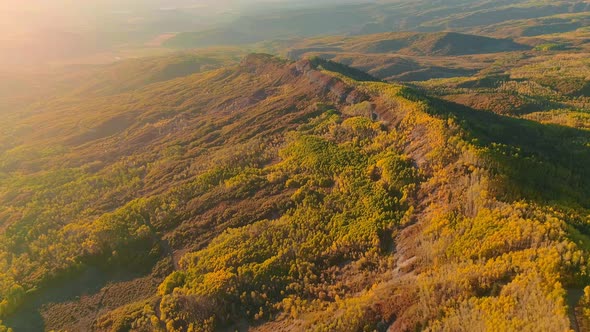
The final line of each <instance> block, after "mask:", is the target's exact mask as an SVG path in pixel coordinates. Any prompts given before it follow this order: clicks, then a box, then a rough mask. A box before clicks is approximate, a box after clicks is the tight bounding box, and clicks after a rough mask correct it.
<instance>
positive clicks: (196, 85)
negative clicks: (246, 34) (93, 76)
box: [0, 54, 590, 331]
mask: <svg viewBox="0 0 590 332" xmlns="http://www.w3.org/2000/svg"><path fill="white" fill-rule="evenodd" d="M11 121H13V122H12V123H11V126H10V128H11V129H12V131H11V135H12V136H11V139H10V140H7V139H5V141H4V142H6V143H4V145H3V152H2V155H1V157H0V183H1V186H0V188H2V191H1V192H0V225H1V226H0V229H1V233H2V234H1V237H0V240H1V241H0V267H1V268H0V271H3V272H2V273H1V274H0V298H1V299H2V300H1V301H0V316H1V317H3V320H4V321H5V324H6V325H9V326H12V327H14V328H15V330H16V331H19V330H27V329H32V328H35V329H45V330H52V329H55V330H60V329H63V330H89V329H91V328H92V329H95V330H99V331H127V330H140V331H151V330H170V331H175V330H177V331H186V330H191V329H192V330H205V331H207V330H215V329H224V328H229V329H240V330H243V329H247V328H251V329H253V330H260V331H270V330H281V329H283V330H284V329H288V330H296V331H297V330H302V331H303V330H319V331H341V330H342V331H348V330H351V331H357V330H358V331H361V330H370V331H372V330H387V329H388V328H390V329H391V330H395V331H397V330H408V331H409V330H416V329H423V330H433V331H438V330H444V329H446V330H457V329H459V328H460V327H461V326H472V327H477V328H480V329H485V328H487V329H495V328H498V327H500V328H502V329H505V330H518V329H522V330H527V329H535V330H549V331H567V330H568V329H570V328H571V327H575V326H578V325H583V324H585V323H584V322H585V320H586V319H587V317H584V311H583V310H578V312H577V314H573V312H574V310H573V308H569V311H568V307H567V306H566V303H568V302H569V303H574V304H575V303H578V302H579V303H581V304H582V307H580V308H583V306H587V305H588V303H589V301H590V297H587V296H582V297H581V298H580V295H581V294H582V293H583V291H582V289H583V288H584V286H585V285H586V284H587V283H588V280H587V272H588V271H587V269H588V266H587V264H588V263H587V262H588V254H589V252H588V250H589V248H588V246H587V243H588V242H587V241H588V239H589V238H588V229H589V224H588V223H589V221H588V220H587V215H588V211H587V209H588V208H589V205H590V201H589V200H588V197H589V195H588V194H589V193H588V188H590V186H589V185H588V184H587V181H588V180H587V179H590V177H589V176H588V175H590V174H588V173H589V172H590V168H588V167H587V165H588V161H589V159H590V149H589V148H588V146H587V143H588V139H590V136H589V134H588V132H587V131H583V130H578V129H573V128H565V127H558V126H547V125H542V124H539V123H536V122H533V121H528V120H521V119H513V118H509V117H504V116H500V115H496V114H492V113H483V112H480V111H476V110H473V109H470V108H467V107H465V106H460V105H458V104H452V103H449V102H445V101H441V100H438V99H435V98H431V97H426V95H424V94H423V93H418V92H417V91H416V90H413V89H410V88H408V87H402V86H399V85H393V84H388V83H382V82H377V81H376V80H374V79H373V78H372V77H371V76H369V75H366V74H362V73H359V72H358V71H356V70H353V69H351V68H348V67H346V66H343V65H338V64H335V63H330V62H326V61H323V60H320V59H313V60H301V61H298V62H289V61H286V60H282V59H278V58H275V57H271V56H268V55H261V54H256V55H250V56H248V57H246V58H244V59H243V60H242V61H241V63H240V64H239V65H236V66H228V67H223V68H220V69H216V70H212V71H207V72H204V73H198V74H195V75H191V76H187V77H181V78H176V79H172V80H166V81H162V82H159V83H155V84H150V85H146V86H143V87H141V88H139V89H132V90H130V91H128V92H126V93H121V94H118V95H106V96H95V97H89V98H86V99H72V98H66V99H55V100H52V101H51V102H47V103H43V104H41V105H40V107H38V108H37V109H36V112H31V113H25V115H24V116H23V117H20V118H14V119H12V120H11ZM589 293H590V292H589ZM568 313H570V314H571V317H568Z"/></svg>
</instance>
